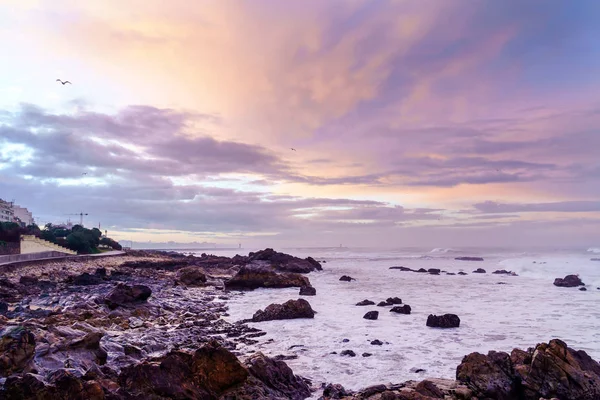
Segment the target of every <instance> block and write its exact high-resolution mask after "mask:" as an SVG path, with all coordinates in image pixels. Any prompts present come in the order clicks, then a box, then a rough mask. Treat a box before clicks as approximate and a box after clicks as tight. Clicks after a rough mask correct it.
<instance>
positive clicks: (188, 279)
mask: <svg viewBox="0 0 600 400" xmlns="http://www.w3.org/2000/svg"><path fill="white" fill-rule="evenodd" d="M178 278H179V281H180V282H181V283H183V284H184V285H186V286H204V285H205V284H206V275H204V273H203V272H202V271H201V270H200V269H199V268H198V267H185V268H182V269H180V270H179V273H178Z"/></svg>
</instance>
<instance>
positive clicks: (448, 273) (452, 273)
mask: <svg viewBox="0 0 600 400" xmlns="http://www.w3.org/2000/svg"><path fill="white" fill-rule="evenodd" d="M446 275H456V274H455V273H454V272H446Z"/></svg>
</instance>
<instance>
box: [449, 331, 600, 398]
mask: <svg viewBox="0 0 600 400" xmlns="http://www.w3.org/2000/svg"><path fill="white" fill-rule="evenodd" d="M456 378H457V380H459V381H461V382H464V383H465V384H467V386H469V388H470V389H472V390H473V392H474V394H475V395H476V396H478V397H481V398H493V399H499V400H509V399H516V398H519V399H523V400H538V399H540V398H544V399H549V398H559V399H561V400H575V399H581V400H592V399H598V398H600V364H598V363H597V362H596V361H594V360H593V359H592V358H591V357H590V356H588V355H587V354H586V353H585V352H584V351H575V350H573V349H571V348H569V347H567V345H566V344H565V343H564V342H562V341H561V340H558V339H554V340H551V341H550V342H549V343H548V344H545V343H544V344H539V345H537V346H536V348H535V349H530V350H529V351H527V352H525V351H522V350H519V349H514V350H513V351H512V353H511V355H510V356H509V355H508V354H507V353H503V352H494V351H491V352H489V353H488V354H487V356H486V355H483V354H480V353H471V354H469V355H467V356H465V357H464V358H463V360H462V363H461V364H460V365H459V366H458V367H457V369H456Z"/></svg>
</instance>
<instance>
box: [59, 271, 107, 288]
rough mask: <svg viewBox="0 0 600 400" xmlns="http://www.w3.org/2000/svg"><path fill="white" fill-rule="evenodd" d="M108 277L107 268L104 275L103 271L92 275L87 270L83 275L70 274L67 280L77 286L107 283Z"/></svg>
mask: <svg viewBox="0 0 600 400" xmlns="http://www.w3.org/2000/svg"><path fill="white" fill-rule="evenodd" d="M105 278H106V270H105V271H104V275H102V273H100V274H98V273H96V274H94V275H91V274H89V273H87V272H84V273H83V274H81V275H77V276H70V277H69V278H67V282H68V283H71V284H73V285H77V286H92V285H100V284H102V283H105Z"/></svg>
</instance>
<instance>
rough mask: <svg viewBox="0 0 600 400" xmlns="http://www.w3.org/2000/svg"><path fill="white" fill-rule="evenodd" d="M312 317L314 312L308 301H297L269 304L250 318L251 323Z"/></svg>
mask: <svg viewBox="0 0 600 400" xmlns="http://www.w3.org/2000/svg"><path fill="white" fill-rule="evenodd" d="M314 317H315V312H314V311H313V309H312V308H311V307H310V304H309V303H308V301H306V300H304V299H298V300H288V301H286V302H285V303H283V304H271V305H269V306H267V308H265V310H264V311H263V310H258V311H257V312H256V313H255V314H254V316H253V317H252V322H262V321H272V320H277V319H295V318H314Z"/></svg>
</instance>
